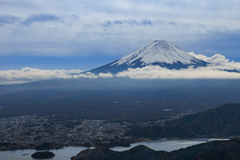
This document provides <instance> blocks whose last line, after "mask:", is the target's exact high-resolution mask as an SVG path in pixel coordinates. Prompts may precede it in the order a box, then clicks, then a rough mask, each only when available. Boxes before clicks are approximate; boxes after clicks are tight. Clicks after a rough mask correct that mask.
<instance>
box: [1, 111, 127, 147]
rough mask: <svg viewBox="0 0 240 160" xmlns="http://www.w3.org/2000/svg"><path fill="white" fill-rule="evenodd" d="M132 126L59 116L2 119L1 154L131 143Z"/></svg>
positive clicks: (28, 116) (27, 116)
mask: <svg viewBox="0 0 240 160" xmlns="http://www.w3.org/2000/svg"><path fill="white" fill-rule="evenodd" d="M128 125H129V123H127V122H126V123H123V124H120V123H108V122H107V121H105V120H83V121H78V120H67V121H66V120H62V121H61V120H59V117H58V118H56V116H54V115H53V116H36V115H32V116H30V115H25V116H19V117H11V118H2V119H0V130H1V132H0V150H17V149H34V148H36V146H40V145H41V144H43V143H51V144H52V145H53V147H54V148H61V147H66V146H93V145H94V142H95V141H104V142H106V141H108V140H110V139H124V140H126V139H128V138H129V137H126V136H124V132H125V130H126V129H127V127H128Z"/></svg>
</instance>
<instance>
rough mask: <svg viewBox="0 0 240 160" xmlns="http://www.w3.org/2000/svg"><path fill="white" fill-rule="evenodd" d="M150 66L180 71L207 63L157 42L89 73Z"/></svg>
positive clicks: (112, 71)
mask: <svg viewBox="0 0 240 160" xmlns="http://www.w3.org/2000/svg"><path fill="white" fill-rule="evenodd" d="M148 65H159V66H161V67H166V68H168V69H180V68H187V67H189V66H193V67H198V66H206V65H207V62H204V61H202V60H199V59H196V58H195V57H193V56H191V55H189V54H188V53H186V52H184V51H183V50H181V49H180V48H178V47H176V46H174V45H172V44H170V43H169V42H167V41H165V40H155V41H153V42H152V43H150V44H148V45H146V46H144V47H142V48H140V49H139V50H137V51H136V52H134V53H131V54H129V55H126V56H124V57H122V58H121V59H119V60H116V61H114V62H111V63H109V64H106V65H104V66H101V67H98V68H95V69H92V70H90V71H89V72H92V73H100V72H102V73H106V72H111V73H117V72H120V71H123V70H127V69H128V68H142V67H145V66H148Z"/></svg>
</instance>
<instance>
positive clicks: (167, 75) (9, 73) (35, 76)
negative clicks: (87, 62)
mask: <svg viewBox="0 0 240 160" xmlns="http://www.w3.org/2000/svg"><path fill="white" fill-rule="evenodd" d="M189 54H190V55H192V56H194V57H196V58H198V59H201V60H204V61H206V62H208V66H206V67H198V68H193V67H189V68H187V69H180V70H176V69H167V68H162V67H159V66H151V65H150V66H146V67H144V68H136V69H132V68H129V69H128V70H126V71H123V72H119V73H117V74H115V75H113V74H111V73H99V74H98V75H96V74H93V73H90V72H82V71H81V70H64V69H62V70H42V69H34V68H23V69H20V70H2V71H0V84H18V83H27V82H33V81H40V80H46V79H56V78H64V79H69V78H75V79H78V78H112V77H127V78H131V79H205V78H222V79H236V78H240V63H239V62H234V61H229V59H227V58H226V57H225V56H223V55H220V54H216V55H214V56H212V57H207V56H205V55H201V54H194V53H193V52H191V53H189Z"/></svg>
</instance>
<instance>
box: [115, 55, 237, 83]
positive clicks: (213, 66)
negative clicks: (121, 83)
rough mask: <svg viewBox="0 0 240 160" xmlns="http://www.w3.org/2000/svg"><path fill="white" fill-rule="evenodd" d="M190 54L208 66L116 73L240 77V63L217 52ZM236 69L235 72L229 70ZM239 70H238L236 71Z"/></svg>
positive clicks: (148, 76) (145, 76) (153, 76)
mask: <svg viewBox="0 0 240 160" xmlns="http://www.w3.org/2000/svg"><path fill="white" fill-rule="evenodd" d="M189 54H190V55H192V56H194V57H196V58H198V59H201V60H204V61H206V62H208V63H209V64H208V66H206V67H198V68H193V67H189V68H187V69H180V70H175V69H167V68H161V67H159V66H147V67H144V68H136V69H131V68H130V69H128V70H127V71H123V72H120V73H118V74H116V76H117V77H129V78H133V79H177V78H182V79H196V78H199V79H201V78H226V79H228V78H240V73H238V72H240V63H239V62H234V61H231V62H229V60H228V59H226V57H225V56H223V55H220V54H216V55H214V56H212V57H207V56H204V55H201V54H200V55H197V54H194V53H193V52H191V53H189ZM228 71H235V72H228ZM236 71H238V72H236Z"/></svg>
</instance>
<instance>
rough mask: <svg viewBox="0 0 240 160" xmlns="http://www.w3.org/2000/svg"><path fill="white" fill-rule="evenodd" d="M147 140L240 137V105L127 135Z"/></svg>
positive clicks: (227, 106)
mask: <svg viewBox="0 0 240 160" xmlns="http://www.w3.org/2000/svg"><path fill="white" fill-rule="evenodd" d="M125 134H126V135H128V136H133V137H146V138H192V137H228V136H238V135H240V104H230V103H229V104H225V105H223V106H220V107H217V108H214V109H210V110H207V111H205V112H200V113H197V114H192V115H186V116H183V117H181V118H179V119H176V120H172V121H166V122H165V123H164V124H163V125H162V126H157V125H156V126H150V127H135V128H133V129H132V130H129V131H127V132H126V133H125Z"/></svg>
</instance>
